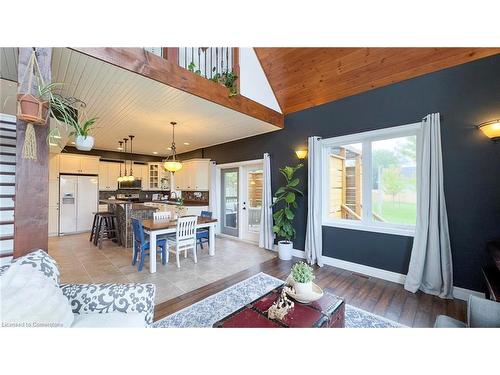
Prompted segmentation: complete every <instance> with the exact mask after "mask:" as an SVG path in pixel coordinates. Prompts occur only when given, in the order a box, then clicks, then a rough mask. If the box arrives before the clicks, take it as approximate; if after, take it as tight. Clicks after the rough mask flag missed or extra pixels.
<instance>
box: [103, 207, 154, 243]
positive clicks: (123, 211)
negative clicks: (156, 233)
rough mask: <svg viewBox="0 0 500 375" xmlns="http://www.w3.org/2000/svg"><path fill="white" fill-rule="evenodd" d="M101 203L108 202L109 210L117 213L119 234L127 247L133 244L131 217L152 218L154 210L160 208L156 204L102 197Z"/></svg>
mask: <svg viewBox="0 0 500 375" xmlns="http://www.w3.org/2000/svg"><path fill="white" fill-rule="evenodd" d="M99 203H101V204H107V205H108V210H109V211H111V212H113V213H114V214H115V215H116V218H117V223H118V235H119V236H120V239H121V243H122V244H123V246H125V247H129V246H131V244H132V221H131V220H130V219H131V218H134V219H139V220H148V219H152V218H153V212H155V211H156V210H158V208H157V207H154V206H148V205H145V204H142V203H136V202H132V201H127V200H121V199H100V200H99Z"/></svg>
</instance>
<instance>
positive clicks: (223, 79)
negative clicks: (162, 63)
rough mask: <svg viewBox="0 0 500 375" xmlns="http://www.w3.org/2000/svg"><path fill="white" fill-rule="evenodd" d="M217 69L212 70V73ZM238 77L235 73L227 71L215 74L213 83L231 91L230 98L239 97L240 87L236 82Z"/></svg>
mask: <svg viewBox="0 0 500 375" xmlns="http://www.w3.org/2000/svg"><path fill="white" fill-rule="evenodd" d="M215 70H216V68H215V67H214V68H213V69H212V72H215ZM237 79H238V76H237V75H236V74H234V72H233V71H225V72H222V73H215V74H214V76H213V77H212V78H211V80H212V81H214V82H217V83H220V84H221V85H223V86H225V87H227V88H228V89H229V97H232V96H235V95H238V86H237V84H236V81H237Z"/></svg>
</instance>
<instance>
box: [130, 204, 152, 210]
mask: <svg viewBox="0 0 500 375" xmlns="http://www.w3.org/2000/svg"><path fill="white" fill-rule="evenodd" d="M130 209H131V210H132V211H143V210H146V211H156V210H157V208H156V207H153V206H147V205H145V204H142V203H132V206H131V207H130Z"/></svg>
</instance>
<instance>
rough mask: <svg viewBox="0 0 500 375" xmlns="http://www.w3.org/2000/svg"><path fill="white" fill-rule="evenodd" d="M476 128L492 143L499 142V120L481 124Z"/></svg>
mask: <svg viewBox="0 0 500 375" xmlns="http://www.w3.org/2000/svg"><path fill="white" fill-rule="evenodd" d="M477 127H478V129H481V131H482V132H483V133H484V134H485V135H486V136H487V137H488V138H490V139H491V140H492V141H495V142H496V141H499V140H500V119H498V120H493V121H487V122H483V123H482V124H479V125H478V126H477Z"/></svg>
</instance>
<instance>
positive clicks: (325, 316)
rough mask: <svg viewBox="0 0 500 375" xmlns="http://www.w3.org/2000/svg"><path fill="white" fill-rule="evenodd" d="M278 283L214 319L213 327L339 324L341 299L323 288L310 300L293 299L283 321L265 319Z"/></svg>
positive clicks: (342, 314) (278, 291)
mask: <svg viewBox="0 0 500 375" xmlns="http://www.w3.org/2000/svg"><path fill="white" fill-rule="evenodd" d="M282 288H283V287H282V286H281V287H279V288H277V289H274V290H272V291H270V292H269V293H267V294H265V295H263V296H262V297H260V298H258V299H257V300H255V301H254V302H252V303H250V304H248V305H246V306H244V307H242V308H241V309H239V310H238V311H235V312H234V313H232V314H231V315H228V316H226V317H225V318H223V319H221V320H219V321H218V322H216V323H214V325H213V327H215V328H343V327H344V324H345V303H344V300H343V299H342V298H340V297H338V296H336V295H335V294H333V292H332V291H331V290H330V289H328V288H326V289H324V290H323V292H324V295H323V297H321V298H320V299H319V300H317V301H315V302H312V303H310V304H303V303H300V302H297V301H294V303H295V305H294V307H293V309H291V310H290V311H289V312H288V314H286V316H285V317H284V319H283V321H278V320H273V319H269V318H268V317H267V309H268V308H269V307H271V305H272V304H273V303H274V302H275V301H276V300H277V299H278V298H279V296H280V294H281V289H282Z"/></svg>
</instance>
